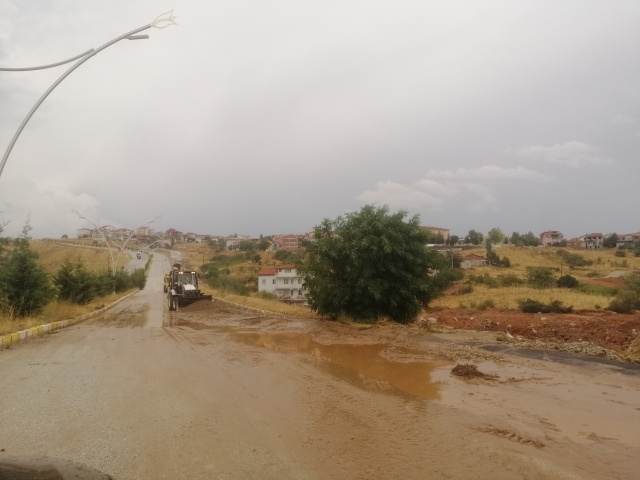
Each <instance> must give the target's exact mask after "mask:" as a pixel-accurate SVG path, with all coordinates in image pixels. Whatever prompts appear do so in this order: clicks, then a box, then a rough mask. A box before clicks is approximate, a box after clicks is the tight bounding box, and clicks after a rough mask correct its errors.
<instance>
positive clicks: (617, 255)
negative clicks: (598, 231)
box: [616, 250, 627, 257]
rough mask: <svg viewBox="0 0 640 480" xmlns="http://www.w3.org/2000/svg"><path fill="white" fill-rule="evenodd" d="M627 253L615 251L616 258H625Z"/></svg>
mask: <svg viewBox="0 0 640 480" xmlns="http://www.w3.org/2000/svg"><path fill="white" fill-rule="evenodd" d="M626 256H627V253H626V252H625V251H624V250H616V257H626Z"/></svg>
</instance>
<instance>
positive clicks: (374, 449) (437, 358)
mask: <svg viewBox="0 0 640 480" xmlns="http://www.w3.org/2000/svg"><path fill="white" fill-rule="evenodd" d="M444 317H445V315H440V318H439V320H438V324H437V325H438V327H437V328H435V330H436V331H430V330H427V329H424V328H419V326H418V325H415V326H401V325H395V324H381V325H376V326H372V327H368V328H361V327H357V326H351V325H345V324H341V323H336V322H328V321H313V320H305V319H295V318H284V317H276V316H268V315H266V316H263V315H258V314H256V313H255V312H253V311H250V310H244V309H240V308H236V307H234V306H231V305H229V304H226V303H224V302H221V301H216V300H214V301H213V302H199V303H196V304H193V305H191V306H189V307H186V308H183V309H182V310H180V311H178V312H176V313H171V314H169V316H168V317H167V318H166V322H165V330H166V331H167V332H168V333H169V334H170V335H172V336H174V338H175V339H176V340H177V341H179V342H180V343H181V344H185V345H191V346H192V347H191V348H202V352H203V355H205V354H206V353H204V352H208V351H210V349H215V351H216V352H219V353H220V354H222V355H224V357H225V358H226V362H228V364H229V365H236V366H237V370H236V375H239V376H241V377H244V376H245V375H248V376H251V375H253V373H252V372H253V371H254V370H253V368H258V367H260V366H261V367H265V366H266V365H268V366H269V369H268V371H269V372H270V373H269V378H270V380H269V382H268V383H265V384H264V385H263V383H262V382H264V380H261V379H260V377H255V379H254V383H255V385H257V386H256V387H255V388H260V389H261V390H260V391H261V394H260V395H262V396H263V397H264V398H265V399H266V398H270V397H271V396H273V395H276V396H277V395H279V394H278V393H276V392H279V391H281V388H282V386H283V385H287V386H288V387H287V388H291V389H292V390H291V391H292V392H295V395H294V394H293V393H292V396H291V397H279V398H274V399H272V400H273V402H274V403H275V404H277V405H281V408H282V409H284V410H286V411H287V412H288V413H287V415H288V416H287V418H288V420H287V421H286V422H285V424H283V425H279V426H278V425H270V428H271V429H274V430H273V431H270V433H272V434H275V435H278V436H280V435H282V436H283V437H284V436H286V432H287V431H288V429H290V428H293V429H297V430H296V431H299V432H304V433H300V434H299V435H302V437H303V440H300V442H299V445H300V448H301V453H300V454H301V455H304V456H305V458H306V459H307V460H306V461H308V462H311V463H312V464H313V463H314V462H317V465H326V467H324V468H326V471H324V472H325V473H324V474H322V473H321V474H319V475H318V476H317V478H464V479H472V478H504V479H507V478H532V479H552V478H553V479H556V478H567V479H604V478H607V479H608V478H611V479H614V478H615V479H635V478H637V475H638V471H640V420H639V418H640V417H639V415H640V368H635V367H634V366H633V365H630V364H628V363H626V364H622V363H616V362H611V361H610V362H609V363H607V362H604V361H602V362H600V361H587V360H586V359H585V358H582V357H579V356H576V355H571V354H568V353H563V352H555V355H547V353H545V352H546V351H545V350H536V352H538V353H537V354H536V355H528V354H526V351H525V350H526V349H525V348H524V347H522V348H519V349H517V350H516V349H515V348H512V347H510V346H509V347H508V348H504V345H505V342H504V339H502V341H501V340H500V339H498V338H497V336H496V333H503V332H508V331H510V332H511V334H512V335H514V337H515V335H517V334H518V332H519V331H520V330H518V329H517V328H514V325H513V323H511V324H510V323H509V322H508V320H507V319H506V318H501V319H496V318H494V319H493V320H491V319H489V318H486V319H485V320H488V321H492V322H501V323H500V324H499V325H500V328H497V327H496V328H495V329H494V328H492V329H489V328H486V329H484V330H485V331H484V332H482V331H481V332H475V331H461V330H452V329H450V328H447V327H446V325H445V326H443V324H448V323H449V321H448V320H450V321H451V323H454V322H458V323H462V321H463V320H462V319H459V318H458V319H456V320H454V319H453V318H450V319H448V320H447V319H445V318H444ZM528 320H529V322H530V323H531V324H532V325H534V328H535V325H537V324H539V323H541V322H542V323H544V322H548V323H553V322H554V320H552V319H547V320H543V319H541V318H536V317H531V318H529V319H528ZM607 320H608V319H604V320H602V321H603V322H605V323H606V322H607ZM586 321H587V320H585V322H586ZM598 321H600V320H598ZM486 325H489V326H490V325H493V324H489V323H486ZM507 325H511V327H510V330H507V329H506V326H507ZM518 328H525V327H522V326H520V325H519V326H518ZM526 328H528V327H526ZM557 329H558V327H556V330H557ZM480 330H482V329H480ZM536 331H537V329H536ZM580 337H582V336H580ZM492 346H498V347H501V348H493V347H492ZM492 350H501V351H500V353H498V352H496V351H492ZM531 351H533V350H531ZM540 352H542V353H540ZM589 358H590V359H591V360H593V358H594V357H589ZM456 365H462V367H460V370H461V373H462V376H457V375H455V374H453V373H452V369H454V367H456ZM309 369H311V370H309ZM263 375H264V374H263ZM276 386H278V388H277V389H276ZM296 396H300V398H302V399H303V404H304V408H301V407H299V406H298V407H296V406H294V405H293V404H292V398H293V397H296ZM299 429H302V430H299ZM346 452H349V453H348V455H347V454H346ZM318 468H320V467H318ZM322 471H323V470H320V472H322ZM314 478H316V477H314Z"/></svg>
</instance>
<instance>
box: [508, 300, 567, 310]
mask: <svg viewBox="0 0 640 480" xmlns="http://www.w3.org/2000/svg"><path fill="white" fill-rule="evenodd" d="M518 305H519V307H520V310H521V311H522V312H524V313H571V312H572V311H573V307H565V306H563V305H562V302H561V301H560V300H553V301H551V302H549V303H547V304H544V303H542V302H539V301H537V300H532V299H530V298H526V299H524V300H522V299H521V300H518Z"/></svg>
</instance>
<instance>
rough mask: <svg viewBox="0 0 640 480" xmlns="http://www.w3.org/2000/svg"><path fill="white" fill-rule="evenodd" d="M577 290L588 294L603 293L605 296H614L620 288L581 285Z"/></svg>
mask: <svg viewBox="0 0 640 480" xmlns="http://www.w3.org/2000/svg"><path fill="white" fill-rule="evenodd" d="M576 290H578V291H579V292H581V293H586V294H587V295H603V296H605V297H613V296H614V295H615V294H616V293H618V289H617V288H614V287H603V286H602V285H588V284H583V285H579V286H578V287H577V288H576Z"/></svg>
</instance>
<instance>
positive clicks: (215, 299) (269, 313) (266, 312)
mask: <svg viewBox="0 0 640 480" xmlns="http://www.w3.org/2000/svg"><path fill="white" fill-rule="evenodd" d="M212 302H224V303H227V304H229V305H233V306H234V307H238V308H240V309H242V310H247V311H249V312H254V313H259V314H260V315H262V316H265V317H271V316H276V317H282V318H285V319H287V320H296V319H297V317H292V316H290V315H285V314H284V313H279V312H272V311H270V310H262V309H260V308H255V307H248V306H247V305H242V304H240V303H235V302H232V301H230V300H225V299H223V298H218V297H213V300H212Z"/></svg>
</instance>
